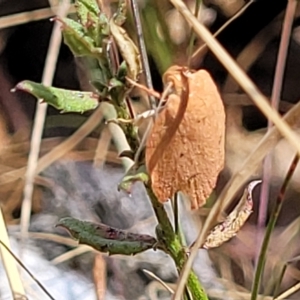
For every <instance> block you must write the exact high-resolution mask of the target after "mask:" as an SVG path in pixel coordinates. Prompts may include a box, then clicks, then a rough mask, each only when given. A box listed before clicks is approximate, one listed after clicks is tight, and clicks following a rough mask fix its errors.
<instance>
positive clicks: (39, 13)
mask: <svg viewBox="0 0 300 300" xmlns="http://www.w3.org/2000/svg"><path fill="white" fill-rule="evenodd" d="M59 7H60V6H53V7H51V8H50V7H47V8H42V9H36V10H33V11H26V12H22V13H18V14H14V15H9V16H5V17H1V18H0V29H4V28H8V27H12V26H17V25H21V24H24V23H28V22H33V21H39V20H43V19H47V18H50V17H53V16H54V15H56V14H58V10H59ZM74 12H75V7H74V4H72V5H70V8H69V11H68V13H69V14H71V13H74Z"/></svg>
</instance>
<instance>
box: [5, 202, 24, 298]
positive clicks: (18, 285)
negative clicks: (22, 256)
mask: <svg viewBox="0 0 300 300" xmlns="http://www.w3.org/2000/svg"><path fill="white" fill-rule="evenodd" d="M0 237H1V245H0V253H1V257H2V261H3V265H4V268H5V272H6V275H7V278H8V281H9V285H10V289H11V292H12V295H13V297H14V298H15V297H17V296H20V295H22V296H24V297H25V290H24V287H23V283H22V279H21V277H20V274H19V272H18V269H17V266H16V263H15V260H14V258H13V257H12V256H11V255H10V253H9V252H8V251H7V249H6V247H4V246H3V244H4V245H6V246H7V247H8V248H9V247H10V243H9V238H8V234H7V231H6V226H5V222H4V218H3V214H2V209H1V208H0Z"/></svg>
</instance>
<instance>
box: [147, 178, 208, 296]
mask: <svg viewBox="0 0 300 300" xmlns="http://www.w3.org/2000/svg"><path fill="white" fill-rule="evenodd" d="M145 187H146V190H147V193H148V195H149V197H150V200H151V203H152V207H153V210H154V212H155V215H156V218H157V220H158V223H159V225H158V228H157V238H158V240H159V242H160V243H162V244H163V247H164V249H165V251H166V252H167V253H168V254H169V255H170V256H171V257H172V259H173V260H174V262H175V264H176V267H177V270H178V272H181V270H182V268H183V266H184V264H185V262H186V260H187V254H186V252H185V249H184V247H183V246H182V245H181V243H180V240H179V238H178V236H177V235H176V234H175V232H174V230H173V227H172V224H171V222H170V219H169V217H168V215H167V212H166V210H165V208H164V206H163V204H161V203H160V202H159V201H158V200H157V198H156V196H155V195H154V193H153V191H152V188H151V185H150V184H145ZM187 287H188V289H189V291H190V292H191V294H192V296H193V299H194V300H207V299H208V298H207V295H206V293H205V291H204V289H203V287H202V286H201V284H200V282H199V279H198V277H197V276H196V274H195V273H194V272H193V271H191V272H190V275H189V277H188V280H187Z"/></svg>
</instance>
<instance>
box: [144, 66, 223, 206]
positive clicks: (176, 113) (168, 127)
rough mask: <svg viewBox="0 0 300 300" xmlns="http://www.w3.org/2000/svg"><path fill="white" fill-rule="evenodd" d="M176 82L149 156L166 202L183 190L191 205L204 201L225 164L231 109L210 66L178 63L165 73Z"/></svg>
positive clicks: (154, 132) (157, 190)
mask: <svg viewBox="0 0 300 300" xmlns="http://www.w3.org/2000/svg"><path fill="white" fill-rule="evenodd" d="M163 81H164V84H165V85H167V84H169V83H172V84H173V92H172V93H170V95H169V96H168V99H167V102H166V104H165V106H164V108H163V110H162V111H161V112H160V113H159V114H158V115H157V117H156V119H155V121H154V124H153V127H152V129H151V131H150V135H149V138H148V140H147V143H146V152H145V161H146V168H147V170H148V173H149V175H150V179H151V183H152V188H153V191H154V193H155V195H156V196H157V198H158V199H159V201H161V202H165V201H167V200H168V199H170V198H172V197H173V195H174V194H175V193H176V192H178V191H181V192H183V193H184V194H185V195H187V196H188V197H189V198H190V201H191V208H192V209H197V208H199V207H201V206H203V205H204V204H205V202H206V199H207V198H208V196H209V195H210V194H211V192H212V190H213V188H214V187H215V185H216V181H217V177H218V175H219V173H220V171H221V170H222V169H223V167H224V137H225V112H224V106H223V102H222V99H221V97H220V94H219V92H218V89H217V87H216V84H215V83H214V81H213V79H212V77H211V76H210V74H209V73H208V72H207V71H206V70H199V71H193V70H189V69H188V68H186V67H181V66H172V67H170V68H169V69H168V70H167V71H166V72H165V74H164V76H163Z"/></svg>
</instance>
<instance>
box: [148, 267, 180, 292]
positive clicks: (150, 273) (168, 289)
mask: <svg viewBox="0 0 300 300" xmlns="http://www.w3.org/2000/svg"><path fill="white" fill-rule="evenodd" d="M143 272H144V273H146V274H147V275H149V276H150V277H152V278H153V279H155V280H156V281H157V282H159V283H160V284H161V285H162V286H163V287H164V288H165V289H166V290H167V291H169V292H170V293H171V294H174V291H173V290H172V288H170V287H169V285H168V284H167V283H165V282H164V281H163V280H162V279H160V278H159V277H158V276H156V275H155V274H154V273H153V272H151V271H149V270H146V269H143Z"/></svg>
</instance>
